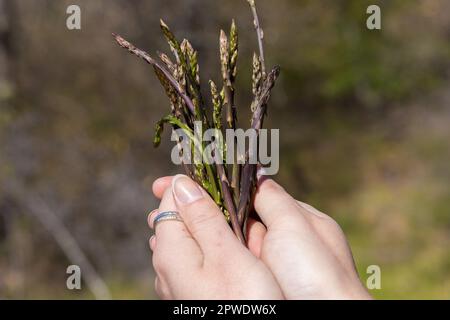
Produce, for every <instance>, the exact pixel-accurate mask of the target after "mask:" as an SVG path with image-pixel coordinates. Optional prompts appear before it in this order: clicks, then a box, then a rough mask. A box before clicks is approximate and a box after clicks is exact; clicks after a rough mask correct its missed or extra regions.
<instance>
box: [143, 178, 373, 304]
mask: <svg viewBox="0 0 450 320" xmlns="http://www.w3.org/2000/svg"><path fill="white" fill-rule="evenodd" d="M190 188H197V190H201V196H200V198H198V197H196V198H195V197H194V198H195V201H193V202H192V203H189V204H186V203H185V201H183V200H185V199H184V198H183V196H179V194H180V193H179V191H180V190H182V191H183V190H184V191H186V190H188V191H189V190H191V189H190ZM153 193H154V194H155V196H156V197H157V198H159V199H161V204H160V207H159V208H158V209H157V210H155V211H154V212H152V213H151V214H150V215H149V218H148V222H149V225H150V227H151V228H153V227H154V226H153V220H154V218H155V217H156V215H157V213H158V212H163V211H169V210H176V211H178V212H179V213H180V216H181V217H182V218H183V220H184V222H178V221H165V222H160V223H158V225H157V226H156V230H155V235H154V236H152V238H151V239H150V248H151V250H152V251H153V266H154V269H155V270H156V274H157V277H156V281H155V288H156V292H157V294H158V295H159V296H160V297H161V298H162V299H370V295H369V294H368V292H367V291H366V290H365V288H364V287H363V286H362V284H361V282H360V280H359V278H358V275H357V272H356V268H355V265H354V262H353V257H352V254H351V251H350V248H349V246H348V243H347V240H346V238H345V236H344V234H343V232H342V230H341V228H340V227H339V225H338V224H337V223H336V222H335V221H334V220H333V219H332V218H330V217H329V216H327V215H325V214H324V213H322V212H319V211H318V210H316V209H314V208H313V207H311V206H309V205H307V204H305V203H302V202H299V201H297V200H295V199H294V198H292V197H291V196H290V195H289V194H288V193H287V192H286V191H285V190H284V189H283V188H282V187H281V186H280V185H278V184H277V183H276V182H275V181H273V180H271V179H265V178H261V179H260V180H259V182H258V189H257V193H256V196H255V199H254V208H255V211H256V212H257V214H258V216H259V218H260V219H261V221H262V222H259V221H256V220H253V219H250V220H249V223H248V228H247V241H248V243H247V245H248V248H245V247H244V246H243V245H242V244H241V243H240V242H239V241H238V240H237V238H236V237H235V236H234V234H233V232H232V231H231V228H230V227H229V226H228V225H227V223H226V222H225V220H224V219H223V216H222V213H221V211H220V209H219V208H218V207H217V206H216V205H215V204H214V202H213V201H212V200H211V199H210V197H209V196H208V195H207V194H206V192H205V191H203V190H202V189H201V188H199V187H198V186H197V185H196V184H195V182H193V181H192V180H191V179H189V178H188V177H186V176H181V175H180V176H176V177H175V178H174V177H163V178H160V179H158V180H156V181H155V182H154V184H153ZM194 193H195V194H197V196H198V193H196V192H194Z"/></svg>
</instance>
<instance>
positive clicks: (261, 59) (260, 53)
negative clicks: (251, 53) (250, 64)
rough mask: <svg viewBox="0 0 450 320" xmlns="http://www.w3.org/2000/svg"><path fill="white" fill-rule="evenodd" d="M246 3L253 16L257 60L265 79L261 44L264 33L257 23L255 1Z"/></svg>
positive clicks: (262, 44)
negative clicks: (257, 51) (256, 39)
mask: <svg viewBox="0 0 450 320" xmlns="http://www.w3.org/2000/svg"><path fill="white" fill-rule="evenodd" d="M247 2H248V4H249V5H250V8H251V10H252V14H253V24H254V26H255V30H256V35H257V37H258V48H259V59H260V61H261V70H262V74H263V77H265V76H266V62H265V61H266V60H265V57H264V43H263V39H264V31H263V29H262V28H261V24H260V23H259V16H258V11H257V10H256V4H255V0H247Z"/></svg>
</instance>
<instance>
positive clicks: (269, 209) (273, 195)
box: [254, 177, 309, 228]
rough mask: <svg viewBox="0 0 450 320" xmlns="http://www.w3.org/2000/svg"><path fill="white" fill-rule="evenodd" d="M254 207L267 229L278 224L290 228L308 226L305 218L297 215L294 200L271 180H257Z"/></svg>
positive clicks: (296, 206) (297, 208)
mask: <svg viewBox="0 0 450 320" xmlns="http://www.w3.org/2000/svg"><path fill="white" fill-rule="evenodd" d="M254 206H255V211H256V212H257V213H258V215H259V217H260V218H261V220H262V222H263V223H264V225H266V227H267V228H271V227H273V226H274V225H280V224H282V225H283V226H285V225H286V226H290V227H294V226H295V227H298V226H299V225H300V226H301V227H302V228H307V227H308V226H309V224H308V222H307V220H306V218H305V217H304V216H303V215H301V214H299V207H298V205H297V202H296V200H295V199H294V198H292V197H291V196H290V195H289V194H288V193H287V192H286V191H285V190H284V189H283V187H281V186H280V185H279V184H278V183H276V182H275V181H274V180H272V179H268V178H265V177H262V178H260V179H259V180H258V188H257V190H256V195H255V201H254Z"/></svg>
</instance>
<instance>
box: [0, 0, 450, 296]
mask: <svg viewBox="0 0 450 320" xmlns="http://www.w3.org/2000/svg"><path fill="white" fill-rule="evenodd" d="M69 4H78V5H79V6H80V8H81V18H82V21H81V25H82V29H81V30H78V31H77V30H75V31H69V30H68V29H67V28H66V18H67V16H68V15H67V14H66V8H67V6H68V5H69ZM257 4H258V6H259V11H260V16H261V19H262V23H263V26H264V31H265V40H266V54H267V60H268V65H275V64H279V65H280V66H281V67H282V76H281V78H280V81H279V83H278V85H277V87H276V89H275V90H274V95H273V98H272V100H271V103H270V109H269V116H268V121H267V123H266V126H267V127H272V128H280V134H281V157H280V163H281V170H280V173H279V175H278V176H277V177H276V179H277V180H278V181H279V182H280V183H281V184H282V185H284V186H285V187H286V189H287V190H288V191H289V192H290V193H291V194H292V195H293V196H295V197H296V198H298V199H300V200H302V201H305V202H308V203H310V204H312V205H314V206H316V207H317V208H319V209H320V210H322V211H324V212H326V213H328V214H329V215H331V216H332V217H333V218H335V219H336V220H337V221H338V222H339V223H340V225H341V226H342V228H343V229H344V231H345V233H346V234H347V236H348V239H349V242H350V244H351V246H352V249H353V253H354V256H355V260H356V262H357V266H358V270H359V272H360V275H361V279H362V281H364V282H365V281H366V279H367V277H368V275H367V273H366V269H367V267H368V266H370V265H378V266H380V268H381V272H382V283H381V284H382V288H381V290H373V291H371V293H372V294H373V295H374V296H375V297H377V298H449V297H450V250H449V247H450V204H449V203H450V183H449V182H450V166H449V164H450V143H449V137H450V72H449V71H450V59H449V58H450V41H449V40H450V15H449V14H448V13H449V12H450V2H449V1H447V0H422V1H420V0H413V1H404V0H389V1H387V0H386V1H365V0H340V1H337V0H334V1H330V0H315V1H307V0H277V1H270V0H259V1H258V3H257ZM370 4H378V5H379V6H380V7H381V10H382V30H381V31H369V30H368V29H367V28H366V19H367V14H366V9H367V7H368V5H370ZM160 17H163V18H164V20H165V21H166V22H167V23H168V24H169V25H170V26H171V28H172V29H173V30H174V31H175V33H176V35H177V36H178V37H179V38H183V37H186V38H189V39H190V40H191V42H192V43H193V45H194V46H195V47H196V48H197V49H198V50H199V52H200V68H201V74H202V81H203V83H204V84H206V83H207V80H208V79H214V80H216V82H219V79H220V73H219V72H220V71H219V70H220V69H219V57H218V35H219V30H220V28H224V29H228V28H229V24H230V21H231V19H232V18H235V19H236V22H237V24H238V27H239V29H240V37H241V41H240V45H241V48H240V49H241V50H240V53H241V55H240V60H239V75H238V80H237V86H238V92H237V95H238V96H237V101H238V109H239V114H240V121H239V123H240V125H241V126H242V127H246V126H247V125H248V123H249V120H248V119H249V109H250V107H249V105H250V101H251V72H250V70H251V57H252V51H253V50H255V49H256V38H255V34H254V29H253V25H252V17H251V13H250V11H249V9H248V5H247V3H246V1H244V0H228V1H211V0H139V1H138V0H136V1H127V0H114V1H113V0H108V1H106V0H96V1H92V0H91V1H88V0H75V1H60V0H42V1H34V0H0V298H26V299H31V298H38V299H42V298H62V299H72V298H74V299H79V298H89V299H90V298H102V297H108V296H111V297H113V298H116V299H124V298H138V299H155V298H156V295H155V293H154V291H153V278H154V273H153V270H152V268H151V263H150V262H151V253H150V251H149V249H148V244H147V241H148V238H149V237H150V235H151V233H150V230H149V229H148V227H147V222H146V218H147V213H148V212H149V211H150V210H152V209H153V208H155V207H156V206H157V200H156V199H155V198H154V197H153V196H152V194H151V192H150V190H151V183H152V181H153V180H154V179H155V178H156V177H159V176H162V175H168V174H174V173H177V172H179V171H180V168H177V167H176V166H174V165H172V163H171V162H170V150H171V148H172V144H171V142H170V141H169V140H170V139H169V136H168V134H167V133H166V134H165V135H164V138H163V139H164V140H165V141H166V142H165V143H163V144H162V147H161V148H160V149H157V150H155V149H154V148H153V145H152V137H153V126H154V123H155V122H156V121H157V120H158V119H159V118H160V117H162V116H164V115H166V114H167V112H168V108H169V105H168V102H167V100H166V98H165V96H164V93H163V90H162V88H161V87H160V85H159V83H158V82H157V80H156V79H155V77H154V75H153V73H152V69H151V68H149V67H148V66H147V65H145V64H144V63H143V62H142V61H140V60H138V59H137V58H135V57H133V56H131V55H129V54H127V53H126V52H125V51H124V50H122V49H120V48H118V47H117V45H116V44H115V43H114V42H113V39H112V37H111V35H110V34H111V32H116V33H120V34H122V35H123V36H125V37H127V38H129V39H130V40H132V41H133V42H134V43H135V44H137V45H139V46H140V47H142V48H144V49H146V50H148V51H149V52H151V53H155V52H156V51H158V50H160V51H166V52H167V51H169V50H168V47H167V44H166V43H165V42H164V39H163V37H162V36H161V35H160V32H159V18H160ZM205 87H206V86H205ZM205 94H206V90H205ZM72 264H76V265H80V266H81V267H82V276H83V280H84V282H83V284H82V290H80V291H76V290H75V291H69V290H68V289H67V288H66V279H67V276H68V275H67V274H66V268H67V266H69V265H72Z"/></svg>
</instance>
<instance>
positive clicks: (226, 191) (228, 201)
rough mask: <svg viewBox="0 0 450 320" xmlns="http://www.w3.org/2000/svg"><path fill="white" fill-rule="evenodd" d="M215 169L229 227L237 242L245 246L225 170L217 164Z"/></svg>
mask: <svg viewBox="0 0 450 320" xmlns="http://www.w3.org/2000/svg"><path fill="white" fill-rule="evenodd" d="M216 168H217V173H218V175H219V178H220V182H221V185H222V192H223V200H224V202H225V207H226V209H227V211H228V213H229V215H230V221H231V227H232V228H233V232H234V233H235V235H236V237H237V238H238V239H239V241H241V243H242V244H244V245H245V237H244V235H243V233H242V229H241V225H240V224H239V220H238V217H237V213H236V207H235V205H234V202H233V197H232V195H231V191H230V184H229V182H228V178H227V175H226V173H225V168H224V166H223V165H222V164H217V165H216Z"/></svg>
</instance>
